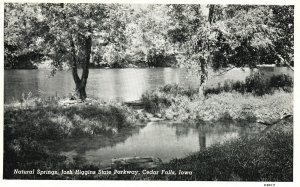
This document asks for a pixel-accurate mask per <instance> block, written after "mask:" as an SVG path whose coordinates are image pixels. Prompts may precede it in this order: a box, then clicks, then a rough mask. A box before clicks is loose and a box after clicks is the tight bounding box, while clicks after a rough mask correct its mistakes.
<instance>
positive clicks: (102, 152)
mask: <svg viewBox="0 0 300 187" xmlns="http://www.w3.org/2000/svg"><path fill="white" fill-rule="evenodd" d="M122 133H123V134H124V133H127V136H125V137H124V138H120V136H121V137H122ZM128 133H129V132H128V131H127V132H120V134H121V135H118V136H117V137H110V141H112V140H113V139H116V140H115V141H113V142H114V143H111V142H110V143H107V142H106V140H105V138H103V137H98V138H93V140H91V139H81V140H80V139H79V140H78V139H77V140H76V141H74V140H69V141H67V142H64V143H63V144H60V145H64V146H63V147H61V146H60V148H61V149H63V150H64V151H63V153H62V154H63V155H66V156H68V157H70V158H72V157H73V158H74V157H78V156H79V157H83V158H84V159H86V161H87V162H89V163H94V164H100V165H103V166H108V165H109V164H110V163H111V159H112V158H124V157H134V156H137V157H143V156H154V157H159V158H160V159H162V161H163V162H168V161H170V160H171V159H173V158H183V157H186V156H188V155H189V154H192V153H194V152H197V151H199V150H202V149H206V148H207V147H210V146H212V145H214V144H216V143H224V142H226V141H229V140H232V139H236V138H238V137H240V136H243V135H247V134H251V133H254V131H253V130H251V129H250V128H248V129H247V128H241V127H237V126H230V125H227V126H224V125H215V126H207V127H198V128H196V127H190V126H186V125H185V124H170V123H166V122H151V123H149V124H148V125H147V126H146V127H144V128H142V129H140V130H139V131H138V132H134V133H132V134H130V135H128ZM87 142H89V143H87Z"/></svg>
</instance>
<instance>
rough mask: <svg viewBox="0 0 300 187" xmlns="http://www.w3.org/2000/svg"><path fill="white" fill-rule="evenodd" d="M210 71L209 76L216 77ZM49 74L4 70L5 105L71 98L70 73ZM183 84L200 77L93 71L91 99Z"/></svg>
mask: <svg viewBox="0 0 300 187" xmlns="http://www.w3.org/2000/svg"><path fill="white" fill-rule="evenodd" d="M263 71H264V72H266V74H267V75H271V74H280V73H288V74H290V75H293V73H292V71H290V70H289V69H288V68H285V67H282V68H272V67H271V68H264V70H263ZM250 72H251V71H250V70H249V69H247V68H245V69H244V71H243V70H240V69H233V70H231V71H229V72H227V73H226V74H225V75H222V76H217V77H213V76H211V78H210V79H209V81H208V85H210V86H213V85H215V84H217V83H218V82H223V81H224V80H244V79H245V77H246V76H248V75H249V74H250ZM213 74H214V73H213V72H210V75H213ZM49 75H50V71H49V70H45V69H39V70H5V71H4V102H5V103H10V102H12V101H13V100H19V99H20V98H22V94H23V93H24V94H25V96H27V95H28V93H31V94H32V95H33V96H41V97H48V96H60V97H63V96H68V95H69V93H71V92H72V90H73V89H74V87H75V84H74V81H73V79H72V75H71V71H62V72H57V74H56V75H55V76H54V77H51V78H49ZM174 83H177V84H180V85H182V86H185V87H188V86H190V87H197V86H198V84H199V81H198V78H197V77H195V76H190V75H189V73H188V72H187V71H186V70H185V69H180V68H144V69H142V68H141V69H131V68H128V69H91V70H90V74H89V79H88V84H87V93H88V96H89V97H94V98H100V99H105V100H123V101H132V100H138V99H139V98H140V96H141V95H142V94H143V93H144V92H145V91H146V90H149V89H155V88H157V87H159V86H162V85H165V84H174Z"/></svg>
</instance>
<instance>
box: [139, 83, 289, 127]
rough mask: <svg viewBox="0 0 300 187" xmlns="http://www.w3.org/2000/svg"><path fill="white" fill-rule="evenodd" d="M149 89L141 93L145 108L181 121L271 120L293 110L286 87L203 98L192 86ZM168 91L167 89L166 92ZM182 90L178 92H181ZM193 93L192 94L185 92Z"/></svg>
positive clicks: (211, 95)
mask: <svg viewBox="0 0 300 187" xmlns="http://www.w3.org/2000/svg"><path fill="white" fill-rule="evenodd" d="M166 87H167V89H165V88H159V89H157V90H153V91H149V92H147V93H146V94H144V95H143V96H142V102H143V103H144V105H145V109H146V110H147V111H148V112H152V113H154V114H155V113H158V112H159V113H161V114H162V116H164V117H166V118H168V119H174V120H181V121H195V120H196V121H201V120H204V121H219V120H221V119H227V120H241V121H248V122H251V121H255V120H256V119H257V118H259V119H264V120H272V119H277V118H280V117H281V116H282V115H283V114H284V113H293V94H292V93H290V92H285V91H283V90H279V91H274V92H273V93H272V94H265V95H263V96H257V95H255V94H252V93H244V94H243V93H239V92H221V93H219V94H210V95H207V96H206V98H205V99H203V98H201V97H200V96H199V95H198V94H196V92H194V91H190V89H186V91H182V90H184V88H179V87H178V86H174V87H173V88H172V89H170V88H169V87H171V86H170V85H168V86H166ZM166 90H167V91H166ZM178 90H179V91H178ZM186 92H188V93H190V92H194V94H193V95H191V96H189V95H187V94H182V93H186Z"/></svg>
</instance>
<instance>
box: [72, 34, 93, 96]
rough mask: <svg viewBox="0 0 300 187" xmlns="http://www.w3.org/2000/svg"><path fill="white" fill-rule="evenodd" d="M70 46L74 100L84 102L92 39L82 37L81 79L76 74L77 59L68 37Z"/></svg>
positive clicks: (73, 46)
mask: <svg viewBox="0 0 300 187" xmlns="http://www.w3.org/2000/svg"><path fill="white" fill-rule="evenodd" d="M70 46H71V55H72V62H73V63H72V75H73V80H74V82H75V85H76V88H75V98H79V99H81V100H85V99H86V98H87V94H86V84H87V79H88V76H89V64H90V57H91V47H92V37H91V35H90V36H87V37H84V52H85V58H84V62H83V64H82V69H83V70H82V76H81V79H80V78H79V76H78V72H77V58H76V49H75V45H74V41H73V38H72V36H70Z"/></svg>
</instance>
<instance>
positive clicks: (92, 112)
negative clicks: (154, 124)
mask: <svg viewBox="0 0 300 187" xmlns="http://www.w3.org/2000/svg"><path fill="white" fill-rule="evenodd" d="M59 103H60V100H59V99H55V98H52V99H41V98H26V99H25V100H23V102H22V103H13V104H10V105H6V106H5V107H4V140H5V141H4V163H5V164H4V178H12V177H13V176H14V177H16V175H13V174H12V172H13V170H14V169H16V168H19V169H28V170H30V169H33V168H40V169H42V168H44V169H55V168H68V165H66V164H65V161H66V157H64V156H61V155H60V154H59V153H58V152H57V150H53V149H52V150H50V149H49V146H47V144H48V145H49V142H50V143H51V142H53V141H54V142H60V141H62V140H64V139H69V138H75V139H76V138H83V137H93V136H111V135H114V134H117V133H118V131H120V130H122V129H124V128H134V127H135V126H136V125H137V124H138V120H137V118H142V117H139V114H138V113H137V112H135V111H133V110H132V109H130V108H128V107H126V106H123V105H121V104H118V103H103V102H97V101H94V102H92V103H81V104H76V105H73V106H72V105H71V106H67V107H66V106H61V105H60V104H59ZM124 138H125V139H126V137H120V138H118V139H120V141H124ZM17 177H22V176H17ZM29 177H30V176H29Z"/></svg>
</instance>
